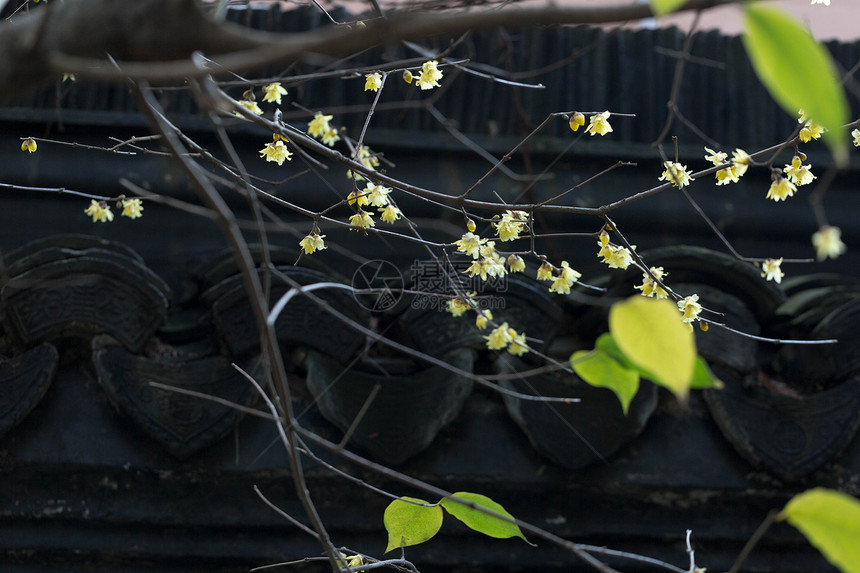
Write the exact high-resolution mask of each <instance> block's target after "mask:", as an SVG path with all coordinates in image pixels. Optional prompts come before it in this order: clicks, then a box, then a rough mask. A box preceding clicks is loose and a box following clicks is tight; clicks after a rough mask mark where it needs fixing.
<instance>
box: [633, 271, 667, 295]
mask: <svg viewBox="0 0 860 573" xmlns="http://www.w3.org/2000/svg"><path fill="white" fill-rule="evenodd" d="M668 274H669V273H667V272H666V271H664V270H663V267H651V275H654V276H655V277H657V278H658V279H659V280H661V281H662V280H663V278H664V277H666V276H667V275H668ZM651 275H649V274H648V273H642V284H641V285H639V286H637V287H635V288H636V289H637V290H641V291H642V295H643V296H651V297H654V298H669V293H667V292H666V290H665V289H664V288H663V287H661V286H660V285H659V284H658V283H657V282H656V281H655V280H654V279H652V278H651Z"/></svg>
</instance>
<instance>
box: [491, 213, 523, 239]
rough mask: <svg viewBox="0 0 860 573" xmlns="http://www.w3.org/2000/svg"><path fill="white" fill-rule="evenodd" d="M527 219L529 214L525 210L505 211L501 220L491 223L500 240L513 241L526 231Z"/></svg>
mask: <svg viewBox="0 0 860 573" xmlns="http://www.w3.org/2000/svg"><path fill="white" fill-rule="evenodd" d="M528 219H529V215H528V213H526V212H525V211H505V213H504V215H502V218H501V220H500V221H498V222H496V223H493V226H494V227H496V233H497V234H498V235H499V239H501V241H502V242H505V241H513V240H515V239H519V238H520V233H524V232H525V231H526V225H527V222H528Z"/></svg>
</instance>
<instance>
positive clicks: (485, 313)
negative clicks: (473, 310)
mask: <svg viewBox="0 0 860 573" xmlns="http://www.w3.org/2000/svg"><path fill="white" fill-rule="evenodd" d="M491 320H493V313H492V312H490V311H489V310H481V311H478V316H477V317H476V318H475V326H477V327H478V328H479V329H481V330H484V329H485V328H487V324H488V322H489V321H491Z"/></svg>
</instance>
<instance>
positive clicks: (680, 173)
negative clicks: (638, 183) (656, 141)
mask: <svg viewBox="0 0 860 573" xmlns="http://www.w3.org/2000/svg"><path fill="white" fill-rule="evenodd" d="M663 167H665V168H666V169H665V170H664V171H663V174H662V175H660V179H659V180H660V181H668V182H669V183H671V184H672V185H674V186H675V187H677V188H679V189H680V188H681V187H686V186H687V185H689V184H690V181H692V180H693V178H692V177H690V175H692V172H690V171H687V167H686V166H684V165H681V164H680V163H675V162H674V161H665V162H663Z"/></svg>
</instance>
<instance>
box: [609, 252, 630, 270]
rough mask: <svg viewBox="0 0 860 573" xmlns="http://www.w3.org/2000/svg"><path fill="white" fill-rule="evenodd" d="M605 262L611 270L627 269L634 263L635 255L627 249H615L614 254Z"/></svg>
mask: <svg viewBox="0 0 860 573" xmlns="http://www.w3.org/2000/svg"><path fill="white" fill-rule="evenodd" d="M603 262H605V263H606V264H607V265H609V268H610V269H626V268H627V267H629V266H630V265H631V264H632V263H633V255H632V254H631V253H630V250H629V249H628V248H627V247H613V249H612V254H611V255H610V256H609V257H607V259H606V260H605V261H603Z"/></svg>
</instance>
